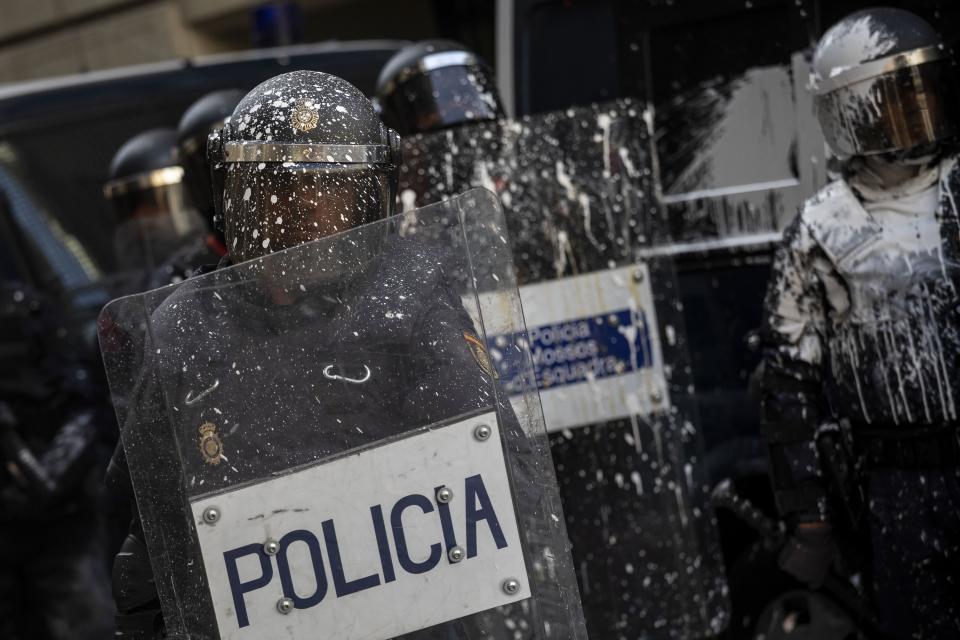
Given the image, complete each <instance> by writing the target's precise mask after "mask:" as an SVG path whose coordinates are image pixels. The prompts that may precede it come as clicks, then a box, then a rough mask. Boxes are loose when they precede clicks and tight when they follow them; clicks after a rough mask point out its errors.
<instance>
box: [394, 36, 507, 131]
mask: <svg viewBox="0 0 960 640" xmlns="http://www.w3.org/2000/svg"><path fill="white" fill-rule="evenodd" d="M376 103H377V105H378V108H379V109H380V113H381V117H382V118H383V121H384V123H386V125H387V126H389V127H392V128H393V129H395V130H396V131H398V132H399V133H400V135H402V136H407V135H412V134H415V133H426V132H428V131H436V130H439V129H446V128H449V127H455V126H457V125H463V124H469V123H473V122H485V121H489V120H497V119H498V118H502V117H503V106H502V105H501V102H500V95H499V94H498V93H497V88H496V84H495V83H494V80H493V75H492V74H491V72H490V68H489V67H488V66H487V64H486V63H485V62H484V61H483V59H481V58H480V57H479V56H478V55H476V54H475V53H473V52H471V51H469V50H467V49H466V48H465V47H463V46H462V45H459V44H457V43H456V42H450V41H449V40H425V41H423V42H418V43H415V44H412V45H409V46H407V47H404V48H403V49H401V50H400V51H398V52H397V53H396V54H394V56H393V57H392V58H390V60H389V61H387V64H386V65H384V67H383V69H382V70H381V71H380V76H379V78H378V79H377V91H376Z"/></svg>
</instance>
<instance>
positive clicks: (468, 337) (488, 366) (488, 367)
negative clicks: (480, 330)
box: [463, 331, 497, 378]
mask: <svg viewBox="0 0 960 640" xmlns="http://www.w3.org/2000/svg"><path fill="white" fill-rule="evenodd" d="M463 339H464V340H465V341H466V343H467V348H469V349H470V354H471V355H472V356H473V359H474V360H476V361H477V364H478V365H480V368H481V369H482V370H483V372H484V373H485V374H487V375H488V376H490V377H492V378H496V377H497V374H496V371H495V370H494V368H493V364H492V363H491V362H490V354H489V353H487V347H486V345H484V344H483V341H481V340H480V338H478V337H477V336H476V335H474V334H473V333H471V332H469V331H464V332H463Z"/></svg>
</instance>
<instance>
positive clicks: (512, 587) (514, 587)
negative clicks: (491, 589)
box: [500, 578, 520, 596]
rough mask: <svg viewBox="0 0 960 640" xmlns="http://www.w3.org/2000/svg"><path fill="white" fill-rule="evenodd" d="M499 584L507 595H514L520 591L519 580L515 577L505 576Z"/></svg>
mask: <svg viewBox="0 0 960 640" xmlns="http://www.w3.org/2000/svg"><path fill="white" fill-rule="evenodd" d="M500 586H501V587H502V588H503V592H504V593H505V594H507V595H508V596H513V595H516V594H517V593H518V592H519V591H520V581H519V580H517V579H516V578H507V579H506V580H504V581H503V583H502V584H501V585H500Z"/></svg>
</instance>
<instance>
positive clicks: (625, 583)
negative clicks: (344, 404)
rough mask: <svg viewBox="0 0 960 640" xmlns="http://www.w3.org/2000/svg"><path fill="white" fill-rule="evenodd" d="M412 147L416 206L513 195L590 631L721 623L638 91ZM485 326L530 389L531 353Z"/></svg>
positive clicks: (532, 344)
mask: <svg viewBox="0 0 960 640" xmlns="http://www.w3.org/2000/svg"><path fill="white" fill-rule="evenodd" d="M404 158H405V161H404V162H405V164H404V166H403V168H402V171H401V184H400V187H401V201H402V203H403V205H404V206H405V207H407V208H412V207H415V206H422V205H423V204H426V203H429V202H433V201H436V200H439V199H442V198H443V197H445V196H446V194H448V193H452V192H456V191H457V190H462V189H467V188H469V187H471V186H485V187H487V188H488V189H492V190H495V191H496V192H497V193H499V195H500V198H501V200H502V202H503V205H504V209H505V212H506V219H507V225H508V227H509V231H510V239H511V245H512V253H513V259H514V262H515V264H516V268H517V272H518V274H519V279H520V285H521V286H520V296H521V299H522V303H523V309H524V314H525V318H526V323H527V327H528V330H529V332H528V336H527V344H528V348H529V349H530V352H531V354H532V357H533V361H534V365H535V368H534V375H535V381H536V383H537V385H538V386H539V389H540V396H541V399H542V403H543V412H544V416H545V419H546V427H547V431H548V433H549V438H550V444H551V450H552V455H553V459H554V462H555V464H556V470H557V476H558V481H559V483H560V493H561V497H562V499H563V507H564V512H565V514H566V518H567V528H568V532H569V534H570V538H571V541H572V543H573V550H572V551H573V558H574V568H575V570H576V573H577V578H578V581H579V585H580V592H581V597H582V600H583V607H584V613H585V616H586V621H587V628H588V631H589V634H590V636H591V637H596V638H614V637H698V636H709V635H713V634H716V633H719V632H720V631H721V630H722V629H723V628H724V627H725V625H726V622H727V619H728V611H729V603H728V598H727V588H726V581H725V577H724V573H723V564H722V558H721V556H720V550H719V544H718V536H717V532H716V523H715V521H714V518H713V514H712V512H711V510H710V509H709V507H708V504H707V490H708V486H709V485H708V478H707V475H706V464H705V463H704V455H703V445H702V439H701V434H700V432H699V429H698V426H697V425H698V423H699V421H698V417H697V409H696V404H695V402H694V388H693V384H692V375H691V365H690V358H689V356H688V349H687V341H686V333H685V331H684V322H683V317H682V305H681V302H680V297H679V292H678V287H677V278H676V275H675V270H674V264H673V258H672V255H671V253H670V251H669V247H665V246H663V242H664V241H665V240H667V239H668V237H669V236H668V226H667V224H666V222H667V221H666V216H665V211H664V210H663V208H662V207H660V206H659V205H658V201H657V198H656V195H655V189H654V186H653V176H654V170H653V169H654V160H653V158H652V155H651V152H650V139H649V135H648V130H647V124H646V121H645V114H644V113H643V109H642V107H641V106H639V105H637V104H636V103H634V102H632V101H629V100H622V101H617V102H613V103H607V104H600V105H594V106H590V107H577V108H572V109H568V110H565V111H562V112H555V113H547V114H541V115H536V116H530V117H525V118H523V119H521V120H518V121H512V120H505V121H500V122H491V123H484V124H480V125H471V126H467V127H462V128H459V129H450V130H446V131H443V132H440V133H435V134H428V135H422V136H417V137H414V138H411V139H409V140H407V141H406V148H405V149H404ZM487 333H488V337H490V339H491V355H492V356H493V358H494V360H495V361H497V362H498V364H499V365H500V367H501V386H502V388H503V389H505V390H506V391H507V392H508V393H517V394H520V395H522V393H523V390H524V389H525V388H526V387H525V384H527V382H528V381H527V380H525V379H524V378H523V377H522V376H521V375H520V373H521V372H522V370H523V366H522V365H524V364H525V363H523V362H519V361H518V362H516V364H515V366H514V364H513V362H512V359H511V358H509V357H503V358H500V354H499V353H498V348H497V345H498V341H499V340H500V339H501V338H502V337H503V336H504V332H502V331H498V330H494V329H492V328H491V327H490V326H488V327H487ZM507 344H510V342H509V341H508V342H507Z"/></svg>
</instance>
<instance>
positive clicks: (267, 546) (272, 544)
mask: <svg viewBox="0 0 960 640" xmlns="http://www.w3.org/2000/svg"><path fill="white" fill-rule="evenodd" d="M278 551H280V543H279V542H277V541H276V540H267V541H266V542H264V543H263V552H264V553H265V554H267V555H268V556H275V555H277V552H278Z"/></svg>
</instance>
